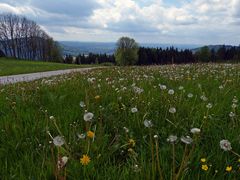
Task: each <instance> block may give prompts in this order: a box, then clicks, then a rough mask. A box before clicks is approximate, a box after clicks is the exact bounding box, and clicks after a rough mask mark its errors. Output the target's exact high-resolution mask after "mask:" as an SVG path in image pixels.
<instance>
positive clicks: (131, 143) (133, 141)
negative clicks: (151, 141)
mask: <svg viewBox="0 0 240 180" xmlns="http://www.w3.org/2000/svg"><path fill="white" fill-rule="evenodd" d="M128 144H129V146H132V147H134V146H135V144H136V142H135V140H134V139H129V141H128Z"/></svg>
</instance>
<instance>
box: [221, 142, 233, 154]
mask: <svg viewBox="0 0 240 180" xmlns="http://www.w3.org/2000/svg"><path fill="white" fill-rule="evenodd" d="M220 147H221V149H223V150H224V151H231V150H232V146H231V143H230V142H229V141H228V140H226V139H223V140H221V141H220Z"/></svg>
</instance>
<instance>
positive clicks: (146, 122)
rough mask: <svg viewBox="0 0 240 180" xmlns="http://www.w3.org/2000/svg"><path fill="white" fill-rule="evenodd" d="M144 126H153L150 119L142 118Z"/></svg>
mask: <svg viewBox="0 0 240 180" xmlns="http://www.w3.org/2000/svg"><path fill="white" fill-rule="evenodd" d="M143 124H144V126H145V127H147V128H151V127H153V124H152V121H151V120H147V119H146V120H144V122H143Z"/></svg>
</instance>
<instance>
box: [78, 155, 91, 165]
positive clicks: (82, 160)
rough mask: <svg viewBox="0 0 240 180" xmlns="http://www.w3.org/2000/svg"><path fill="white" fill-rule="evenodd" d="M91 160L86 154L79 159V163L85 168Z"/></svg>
mask: <svg viewBox="0 0 240 180" xmlns="http://www.w3.org/2000/svg"><path fill="white" fill-rule="evenodd" d="M90 161H91V159H90V157H89V156H88V155H87V154H86V155H83V156H82V158H80V163H81V164H82V165H83V166H86V165H88V164H89V163H90Z"/></svg>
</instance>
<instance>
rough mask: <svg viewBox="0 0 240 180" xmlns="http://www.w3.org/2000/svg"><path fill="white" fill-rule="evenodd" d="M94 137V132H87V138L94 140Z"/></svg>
mask: <svg viewBox="0 0 240 180" xmlns="http://www.w3.org/2000/svg"><path fill="white" fill-rule="evenodd" d="M94 136H95V134H94V132H92V131H88V132H87V137H89V138H91V139H92V138H94Z"/></svg>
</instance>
